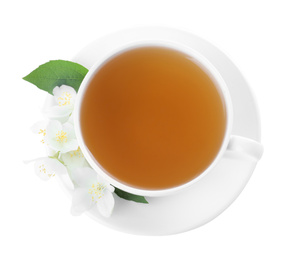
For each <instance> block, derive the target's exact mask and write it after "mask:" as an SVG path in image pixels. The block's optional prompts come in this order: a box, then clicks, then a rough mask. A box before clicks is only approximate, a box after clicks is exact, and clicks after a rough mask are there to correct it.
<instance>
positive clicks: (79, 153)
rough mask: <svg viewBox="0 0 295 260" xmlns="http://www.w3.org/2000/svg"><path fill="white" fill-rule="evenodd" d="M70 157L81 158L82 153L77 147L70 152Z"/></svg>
mask: <svg viewBox="0 0 295 260" xmlns="http://www.w3.org/2000/svg"><path fill="white" fill-rule="evenodd" d="M70 156H71V157H74V156H77V157H82V156H83V154H82V151H81V149H80V147H78V149H77V150H75V151H72V152H70Z"/></svg>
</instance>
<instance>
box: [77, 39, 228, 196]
mask: <svg viewBox="0 0 295 260" xmlns="http://www.w3.org/2000/svg"><path fill="white" fill-rule="evenodd" d="M140 47H165V48H170V49H174V50H176V51H180V52H183V53H185V54H187V55H189V56H190V57H192V58H193V59H194V62H196V63H197V65H198V66H200V67H201V68H202V69H203V70H204V71H205V72H206V74H207V75H208V76H209V77H210V78H211V80H212V81H213V82H214V85H215V86H216V87H218V88H219V90H220V91H221V94H222V96H223V99H224V105H225V108H226V115H227V117H226V130H225V134H224V138H223V142H222V144H221V146H220V149H219V152H218V153H217V155H216V156H215V158H214V160H213V161H212V162H211V164H210V165H209V166H208V167H207V168H206V169H205V170H204V171H203V172H202V173H201V174H199V175H198V176H197V177H195V178H194V179H192V180H190V181H188V182H186V183H183V184H181V185H179V186H175V187H171V188H166V189H155V190H151V189H141V188H136V187H133V186H129V185H127V184H125V183H121V182H120V181H118V180H117V179H115V178H113V177H112V176H111V175H110V174H109V173H108V172H107V171H106V170H105V169H104V168H103V167H102V166H101V165H100V164H99V162H98V161H97V160H96V159H95V158H94V157H93V155H92V154H91V152H90V151H89V149H88V148H87V146H86V144H85V142H84V140H83V135H82V131H81V126H80V114H81V113H80V112H81V104H82V101H83V97H84V94H85V92H86V90H87V87H88V85H89V83H90V82H91V80H92V79H93V77H94V76H95V75H96V73H98V71H99V70H100V69H101V68H102V67H103V66H104V64H106V63H107V62H108V61H109V60H111V59H112V58H114V57H115V56H117V55H119V54H121V53H124V52H126V51H128V50H131V49H135V48H140ZM73 114H74V127H75V132H76V137H77V140H78V143H79V146H80V149H81V150H82V152H83V154H84V156H85V158H86V160H87V161H88V163H89V164H90V166H91V167H92V168H93V169H94V170H95V171H96V172H97V174H100V175H101V176H102V177H103V178H104V179H106V180H107V181H108V182H109V183H110V184H112V185H113V186H115V187H117V188H119V189H121V190H124V191H126V192H129V193H132V194H136V195H141V196H150V197H159V196H166V195H170V194H173V193H177V192H178V191H181V190H183V189H185V188H187V187H190V186H191V185H192V184H194V183H196V182H197V181H199V180H200V179H202V178H203V177H204V176H206V175H207V174H208V173H209V172H210V171H211V170H212V169H213V168H214V166H215V165H216V164H217V162H218V161H219V160H220V158H221V157H222V156H223V154H224V152H225V150H226V148H227V146H228V143H229V140H230V135H231V130H232V124H233V109H232V102H231V97H230V94H229V90H228V88H227V86H226V83H225V81H224V80H223V78H222V76H221V75H220V73H219V72H218V71H217V69H216V68H215V67H214V66H213V64H212V63H211V62H210V61H209V60H208V59H207V58H206V57H204V56H203V55H202V54H200V53H199V52H198V51H196V50H195V49H193V48H190V47H188V46H186V45H184V44H180V43H178V42H171V41H160V40H150V41H149V40H145V41H138V42H136V41H135V42H131V43H129V44H124V45H122V46H120V47H118V48H114V49H113V50H112V51H110V52H108V53H107V54H105V55H104V57H102V58H101V59H100V60H98V61H97V62H96V63H95V64H94V65H93V66H92V67H91V68H90V70H89V71H88V73H87V74H86V76H85V78H84V79H83V81H82V83H81V85H80V88H79V90H78V93H77V96H76V100H75V109H74V112H73Z"/></svg>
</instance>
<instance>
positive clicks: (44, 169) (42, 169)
mask: <svg viewBox="0 0 295 260" xmlns="http://www.w3.org/2000/svg"><path fill="white" fill-rule="evenodd" d="M39 172H40V173H41V174H47V175H48V177H51V176H55V174H54V173H53V174H52V173H49V172H48V171H47V170H46V168H45V165H44V164H41V165H40V166H39Z"/></svg>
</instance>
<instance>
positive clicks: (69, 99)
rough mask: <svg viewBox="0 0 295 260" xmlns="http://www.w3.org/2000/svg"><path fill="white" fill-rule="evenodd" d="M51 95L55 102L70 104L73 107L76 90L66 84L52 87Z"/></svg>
mask: <svg viewBox="0 0 295 260" xmlns="http://www.w3.org/2000/svg"><path fill="white" fill-rule="evenodd" d="M53 95H54V97H55V100H56V103H57V104H59V105H60V106H71V107H72V108H73V106H74V102H75V98H76V91H75V89H74V88H72V87H70V86H66V85H62V86H60V87H55V88H54V89H53Z"/></svg>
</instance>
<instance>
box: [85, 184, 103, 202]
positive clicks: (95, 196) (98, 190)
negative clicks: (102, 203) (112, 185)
mask: <svg viewBox="0 0 295 260" xmlns="http://www.w3.org/2000/svg"><path fill="white" fill-rule="evenodd" d="M105 188H106V186H104V185H103V184H101V183H99V182H98V183H96V184H92V186H91V188H90V189H89V190H88V193H89V194H90V195H91V198H92V201H93V202H94V203H97V201H98V200H99V199H100V198H102V197H103V195H104V190H105Z"/></svg>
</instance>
